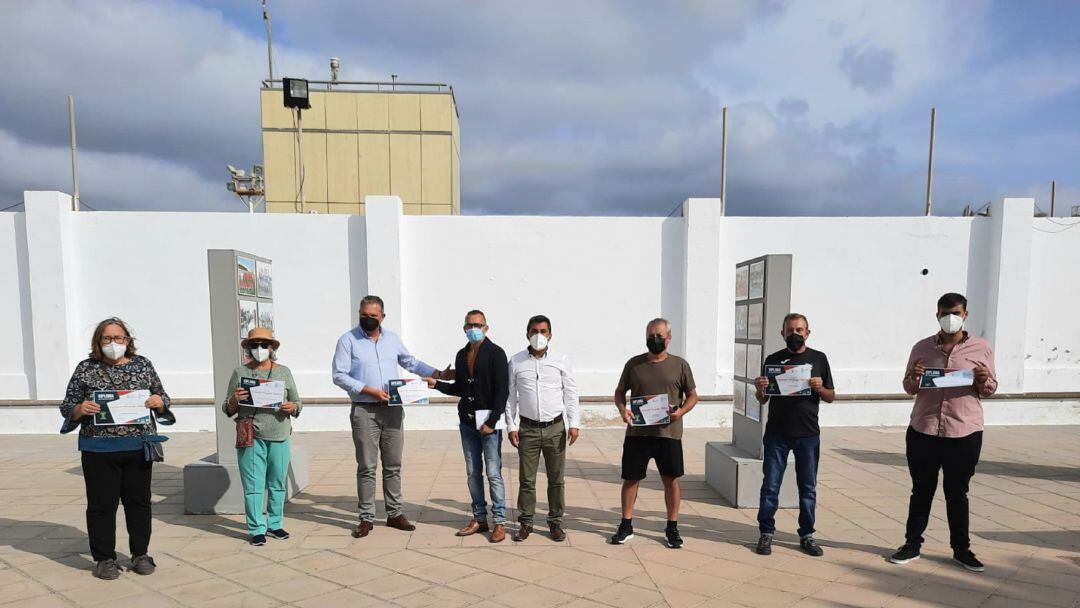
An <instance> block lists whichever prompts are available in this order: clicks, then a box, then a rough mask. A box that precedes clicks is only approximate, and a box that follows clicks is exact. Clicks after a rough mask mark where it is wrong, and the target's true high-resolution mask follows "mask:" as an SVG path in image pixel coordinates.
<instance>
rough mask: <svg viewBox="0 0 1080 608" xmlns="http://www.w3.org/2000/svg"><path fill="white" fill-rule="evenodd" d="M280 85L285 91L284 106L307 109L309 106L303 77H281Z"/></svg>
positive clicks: (306, 82)
mask: <svg viewBox="0 0 1080 608" xmlns="http://www.w3.org/2000/svg"><path fill="white" fill-rule="evenodd" d="M281 87H282V90H283V91H284V93H285V107H286V108H296V109H297V110H307V109H308V108H310V107H311V99H310V97H309V95H308V81H307V80H305V79H303V78H282V79H281Z"/></svg>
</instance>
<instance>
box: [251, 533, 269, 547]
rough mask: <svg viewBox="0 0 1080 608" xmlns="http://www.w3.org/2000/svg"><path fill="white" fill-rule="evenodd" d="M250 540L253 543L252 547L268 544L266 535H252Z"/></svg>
mask: <svg viewBox="0 0 1080 608" xmlns="http://www.w3.org/2000/svg"><path fill="white" fill-rule="evenodd" d="M249 542H250V543H251V546H252V547H261V546H263V545H265V544H266V535H265V534H256V535H255V536H252V537H251V540H250V541H249Z"/></svg>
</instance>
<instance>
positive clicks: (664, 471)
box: [622, 435, 683, 481]
mask: <svg viewBox="0 0 1080 608" xmlns="http://www.w3.org/2000/svg"><path fill="white" fill-rule="evenodd" d="M654 458H655V459H656V469H657V470H658V471H660V475H662V476H664V477H682V476H683V454H682V440H680V439H670V438H668V437H636V436H630V435H627V436H626V438H625V439H624V440H623V444H622V478H623V479H627V480H631V481H637V480H641V479H645V471H646V470H648V468H649V461H650V460H652V459H654Z"/></svg>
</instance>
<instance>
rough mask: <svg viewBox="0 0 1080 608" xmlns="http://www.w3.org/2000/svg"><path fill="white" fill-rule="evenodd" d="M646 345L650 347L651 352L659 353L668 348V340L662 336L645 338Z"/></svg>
mask: <svg viewBox="0 0 1080 608" xmlns="http://www.w3.org/2000/svg"><path fill="white" fill-rule="evenodd" d="M645 346H646V347H648V349H649V352H650V353H652V354H654V355H659V354H660V353H662V352H664V350H666V349H667V340H665V339H664V338H660V337H649V338H646V339H645Z"/></svg>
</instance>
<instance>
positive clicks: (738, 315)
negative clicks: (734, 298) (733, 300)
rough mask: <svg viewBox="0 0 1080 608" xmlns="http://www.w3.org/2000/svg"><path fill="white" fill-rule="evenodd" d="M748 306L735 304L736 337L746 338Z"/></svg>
mask: <svg viewBox="0 0 1080 608" xmlns="http://www.w3.org/2000/svg"><path fill="white" fill-rule="evenodd" d="M747 316H748V313H747V306H746V304H741V305H736V306H735V339H736V340H738V339H740V338H742V339H745V338H746V329H747V322H748V321H747Z"/></svg>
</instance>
